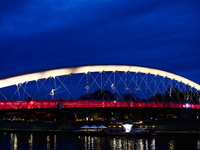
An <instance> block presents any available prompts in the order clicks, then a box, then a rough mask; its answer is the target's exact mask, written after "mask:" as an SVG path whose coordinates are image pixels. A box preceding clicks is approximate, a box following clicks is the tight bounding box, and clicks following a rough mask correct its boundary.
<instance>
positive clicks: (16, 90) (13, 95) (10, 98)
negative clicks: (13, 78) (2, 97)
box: [10, 84, 19, 100]
mask: <svg viewBox="0 0 200 150" xmlns="http://www.w3.org/2000/svg"><path fill="white" fill-rule="evenodd" d="M16 86H17V89H16V91H15V92H14V94H13V95H12V97H11V98H10V100H12V98H13V97H14V95H15V94H16V93H17V92H18V88H19V87H18V84H16Z"/></svg>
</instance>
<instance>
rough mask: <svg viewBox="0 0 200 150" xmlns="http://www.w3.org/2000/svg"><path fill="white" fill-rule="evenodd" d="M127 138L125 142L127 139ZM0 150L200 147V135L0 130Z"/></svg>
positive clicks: (110, 149) (170, 148) (155, 149)
mask: <svg viewBox="0 0 200 150" xmlns="http://www.w3.org/2000/svg"><path fill="white" fill-rule="evenodd" d="M127 141H128V143H127ZM0 149H2V150H126V149H130V150H175V149H176V150H179V149H181V150H183V149H184V150H187V149H188V150H200V135H190V134H170V135H169V134H168V135H157V136H153V137H133V136H128V137H127V136H78V135H70V134H68V133H59V132H54V133H52V132H19V131H17V132H11V131H9V132H7V131H6V132H4V131H1V132H0Z"/></svg>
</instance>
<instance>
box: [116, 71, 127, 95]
mask: <svg viewBox="0 0 200 150" xmlns="http://www.w3.org/2000/svg"><path fill="white" fill-rule="evenodd" d="M125 73H126V72H124V73H123V75H122V76H120V74H119V72H118V71H117V75H118V77H119V78H120V79H119V81H118V82H116V87H115V90H116V91H117V94H118V95H119V96H120V97H121V99H124V98H123V96H122V95H121V94H120V92H119V90H117V89H118V87H119V84H120V82H122V83H123V84H124V86H125V88H126V87H127V85H126V83H125V82H124V80H123V77H124V76H125ZM127 90H128V89H127ZM125 91H126V89H125Z"/></svg>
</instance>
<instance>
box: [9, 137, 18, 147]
mask: <svg viewBox="0 0 200 150" xmlns="http://www.w3.org/2000/svg"><path fill="white" fill-rule="evenodd" d="M17 144H18V141H17V134H13V133H11V134H10V145H11V149H13V150H18V149H17V146H18V145H17Z"/></svg>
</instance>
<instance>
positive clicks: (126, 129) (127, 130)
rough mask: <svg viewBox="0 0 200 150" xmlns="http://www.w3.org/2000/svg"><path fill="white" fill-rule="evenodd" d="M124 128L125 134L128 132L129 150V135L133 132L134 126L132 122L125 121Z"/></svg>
mask: <svg viewBox="0 0 200 150" xmlns="http://www.w3.org/2000/svg"><path fill="white" fill-rule="evenodd" d="M122 126H123V127H124V129H125V132H126V134H127V136H126V137H127V150H128V134H129V132H130V131H131V128H132V126H133V123H132V122H131V121H124V122H123V123H122Z"/></svg>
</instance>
